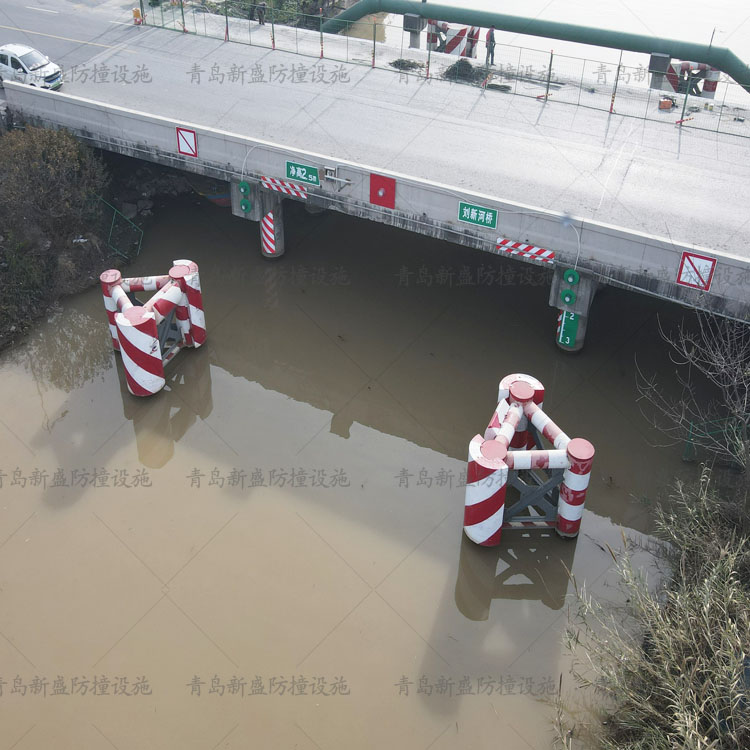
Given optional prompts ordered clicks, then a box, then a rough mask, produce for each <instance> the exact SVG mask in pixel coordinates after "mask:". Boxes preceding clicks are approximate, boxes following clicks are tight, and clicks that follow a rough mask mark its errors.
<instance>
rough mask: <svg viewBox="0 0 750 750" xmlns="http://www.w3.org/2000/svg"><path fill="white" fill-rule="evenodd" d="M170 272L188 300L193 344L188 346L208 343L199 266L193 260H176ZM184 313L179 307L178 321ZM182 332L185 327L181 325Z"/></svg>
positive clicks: (170, 275)
mask: <svg viewBox="0 0 750 750" xmlns="http://www.w3.org/2000/svg"><path fill="white" fill-rule="evenodd" d="M172 263H173V264H174V265H173V266H172V268H171V269H170V270H169V277H170V278H171V279H174V281H176V282H177V283H178V284H179V285H180V289H181V290H182V291H183V292H184V294H185V297H186V299H187V310H188V318H189V320H190V338H191V339H192V343H187V342H186V343H187V346H196V347H198V346H201V345H202V344H204V343H205V342H206V314H205V313H204V311H203V294H202V292H201V279H200V275H199V273H198V264H197V263H194V262H193V261H192V260H175V261H172ZM181 315H184V312H181V311H180V306H179V305H178V307H177V312H176V316H177V320H178V321H179V320H180V316H181ZM178 325H179V326H180V330H183V325H182V324H179V323H178Z"/></svg>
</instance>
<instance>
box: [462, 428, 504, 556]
mask: <svg viewBox="0 0 750 750" xmlns="http://www.w3.org/2000/svg"><path fill="white" fill-rule="evenodd" d="M500 448H501V443H499V442H495V441H493V440H483V439H482V436H481V435H476V436H475V437H474V439H473V440H472V441H471V442H470V443H469V464H468V468H467V472H466V502H465V507H464V531H465V532H466V536H468V537H469V539H471V541H472V542H476V543H477V544H481V545H482V546H485V547H494V546H495V545H497V544H499V542H500V534H501V533H502V528H503V512H504V510H505V488H506V485H507V483H508V467H507V465H506V464H505V463H504V462H503V460H502V450H501V449H500ZM493 450H495V455H493Z"/></svg>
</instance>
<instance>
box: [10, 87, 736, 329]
mask: <svg viewBox="0 0 750 750" xmlns="http://www.w3.org/2000/svg"><path fill="white" fill-rule="evenodd" d="M5 92H6V96H7V100H8V105H9V107H10V109H11V112H12V113H13V116H14V117H15V118H16V119H22V120H25V121H27V122H30V123H35V124H40V125H44V126H48V127H64V128H67V129H68V130H70V131H72V132H73V133H75V134H76V135H77V136H79V137H80V138H82V139H83V140H85V141H86V142H88V143H90V144H91V145H94V146H97V147H99V148H104V149H108V150H111V151H116V152H118V153H122V154H126V155H129V156H133V157H137V158H140V159H146V160H149V161H153V162H156V163H159V164H163V165H166V166H170V167H176V168H179V169H184V170H187V171H190V172H196V173H199V174H205V175H209V176H212V177H216V178H220V179H225V180H227V181H230V182H235V183H236V182H237V181H238V180H239V179H245V180H249V181H251V182H252V181H253V180H258V179H259V178H260V176H261V175H265V176H268V177H276V178H280V179H284V178H285V175H286V161H287V160H290V161H294V162H298V163H302V164H306V165H310V166H315V167H318V169H319V171H320V175H321V185H320V187H312V186H310V187H309V188H308V195H309V199H308V200H309V202H310V203H311V204H315V205H318V206H322V207H325V208H328V209H332V210H336V211H341V212H343V213H347V214H351V215H354V216H358V217H361V218H364V219H369V220H372V221H380V222H383V223H386V224H390V225H393V226H397V227H400V228H403V229H407V230H409V231H413V232H418V233H421V234H425V235H428V236H431V237H436V238H440V239H446V240H450V241H453V242H457V243H460V244H463V245H468V246H470V247H475V248H478V249H480V250H483V251H486V252H493V253H494V252H497V251H496V247H495V246H496V240H497V238H498V237H507V238H509V239H511V240H513V241H521V242H526V243H529V244H532V245H537V246H540V247H545V248H548V249H550V250H554V251H555V255H556V263H557V264H563V265H565V266H572V265H574V264H576V263H577V264H578V267H579V268H581V269H585V270H587V271H590V272H591V273H592V274H593V275H594V276H597V277H599V278H600V279H601V280H602V281H604V282H606V283H611V284H615V285H617V286H623V287H625V288H631V289H634V290H635V291H641V292H645V293H650V294H655V295H658V296H661V297H666V298H670V299H674V300H678V301H680V302H683V303H685V304H688V305H690V306H693V307H699V308H702V309H706V310H711V311H714V312H718V313H721V314H724V315H728V316H731V317H735V318H740V319H743V320H745V319H747V320H750V262H748V261H747V260H743V259H741V258H739V257H736V256H731V255H727V254H723V253H717V252H714V251H712V250H711V249H710V248H696V247H693V246H688V245H680V244H675V243H673V242H671V241H670V240H669V239H666V238H660V237H655V236H651V235H646V234H642V233H639V232H633V231H629V230H627V229H624V228H622V227H614V226H608V225H606V224H602V223H598V222H594V221H587V220H583V219H576V218H572V219H571V218H568V217H565V216H563V215H562V214H559V213H555V212H551V211H546V210H543V209H539V208H535V207H533V206H526V205H522V204H518V203H512V202H509V201H502V200H499V199H498V198H497V197H494V196H490V195H483V194H480V193H473V192H468V191H465V190H462V189H461V188H459V187H456V186H451V185H446V184H440V183H437V182H431V181H428V180H423V179H417V178H413V177H409V176H408V175H403V174H399V173H396V172H390V171H385V170H377V169H375V168H374V167H370V166H368V165H364V164H357V163H353V162H349V161H346V160H343V159H334V158H331V157H328V156H323V155H320V154H315V153H312V152H308V151H301V150H298V149H294V148H291V147H287V146H284V145H281V144H277V143H271V142H268V141H261V140H257V139H252V138H247V137H244V136H242V135H239V134H236V133H227V132H224V131H221V130H217V129H213V128H207V127H201V126H197V125H191V124H190V123H185V122H179V121H175V120H170V119H167V118H163V117H159V116H156V115H149V114H145V113H142V112H137V111H134V110H130V109H126V108H124V107H117V106H113V105H108V104H103V103H101V102H96V101H93V100H90V99H84V98H82V97H77V96H71V95H68V94H64V93H62V92H49V91H44V90H40V89H36V88H33V87H28V86H23V85H21V84H16V83H6V84H5ZM178 126H180V127H185V128H188V129H190V130H193V131H195V132H196V134H197V145H198V155H197V157H191V156H184V155H181V154H180V153H179V152H178V148H177V135H176V127H178ZM325 167H335V169H336V176H337V178H339V179H338V180H326V179H322V178H323V172H324V168H325ZM372 172H376V173H377V174H381V175H386V176H390V177H393V178H394V179H395V180H396V197H395V209H394V210H391V209H387V208H381V207H379V206H376V205H374V204H373V203H371V202H370V174H371V173H372ZM460 201H465V202H468V203H471V204H475V205H480V206H485V207H488V208H496V209H497V210H498V225H497V229H496V230H493V229H487V228H484V227H476V226H472V225H468V224H464V223H462V222H459V221H458V207H459V202H460ZM683 251H695V252H698V253H700V254H704V255H709V256H712V257H715V258H717V261H718V262H717V267H716V271H715V273H714V277H713V281H712V285H711V289H710V292H709V293H704V292H701V291H699V290H696V289H690V288H688V287H684V286H679V285H678V284H677V283H676V279H677V275H678V271H679V268H680V262H681V259H682V253H683Z"/></svg>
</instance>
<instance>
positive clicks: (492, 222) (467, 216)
mask: <svg viewBox="0 0 750 750" xmlns="http://www.w3.org/2000/svg"><path fill="white" fill-rule="evenodd" d="M458 220H459V221H463V222H464V223H465V224H475V225H476V226H479V227H487V229H497V209H496V208H486V207H485V206H475V205H474V204H473V203H464V202H463V201H460V202H459V204H458Z"/></svg>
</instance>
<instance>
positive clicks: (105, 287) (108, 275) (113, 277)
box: [99, 268, 122, 352]
mask: <svg viewBox="0 0 750 750" xmlns="http://www.w3.org/2000/svg"><path fill="white" fill-rule="evenodd" d="M121 281H122V274H121V273H120V272H119V271H118V270H117V269H116V268H110V269H109V270H108V271H105V272H104V273H103V274H101V276H99V283H100V284H101V287H102V296H103V297H104V309H105V310H106V311H107V319H108V320H109V333H110V336H111V337H112V348H113V349H114V350H115V351H116V352H117V351H119V350H120V342H119V341H118V340H117V326H116V325H115V313H116V312H117V302H116V301H115V299H114V298H113V297H112V290H113V289H114V288H116V287H118V286H119V284H120V282H121Z"/></svg>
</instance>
